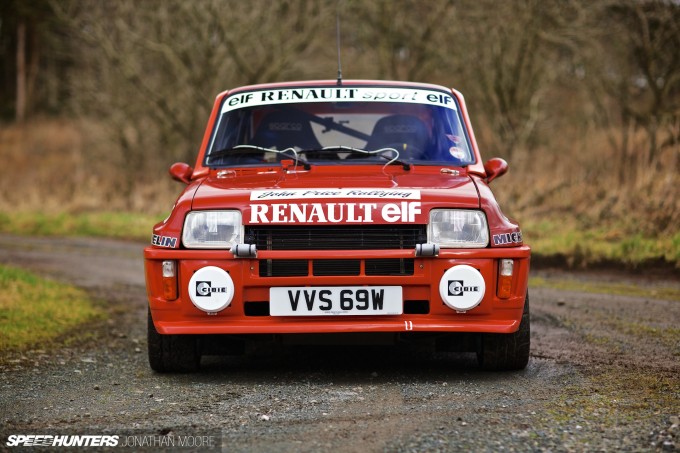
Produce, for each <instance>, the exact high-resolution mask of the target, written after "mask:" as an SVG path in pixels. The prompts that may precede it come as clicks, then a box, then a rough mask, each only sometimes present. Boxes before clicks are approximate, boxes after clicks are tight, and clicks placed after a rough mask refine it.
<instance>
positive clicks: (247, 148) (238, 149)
mask: <svg viewBox="0 0 680 453" xmlns="http://www.w3.org/2000/svg"><path fill="white" fill-rule="evenodd" d="M261 152H271V153H276V154H281V155H284V156H286V157H291V158H292V159H293V160H294V161H295V165H299V164H302V165H303V166H304V168H305V170H309V169H310V165H309V163H308V162H305V161H304V160H302V159H300V157H299V156H298V151H296V150H295V148H285V149H273V148H265V147H262V146H255V145H236V146H232V147H228V148H222V149H218V150H217V151H213V152H211V153H210V154H208V159H211V158H217V157H222V156H226V155H230V154H231V155H243V154H252V153H261ZM208 165H209V164H208Z"/></svg>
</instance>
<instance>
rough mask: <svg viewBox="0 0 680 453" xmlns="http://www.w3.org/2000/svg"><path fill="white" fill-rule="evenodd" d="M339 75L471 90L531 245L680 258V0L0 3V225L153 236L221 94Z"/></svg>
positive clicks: (557, 258)
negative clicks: (174, 170) (179, 166)
mask: <svg viewBox="0 0 680 453" xmlns="http://www.w3.org/2000/svg"><path fill="white" fill-rule="evenodd" d="M336 11H339V13H340V17H341V30H342V61H343V74H344V77H345V78H347V79H349V78H357V79H359V78H377V79H389V80H407V81H418V82H429V83H436V84H441V85H445V86H450V87H454V88H456V89H458V90H459V91H461V92H462V93H463V94H464V95H465V97H466V101H467V104H468V108H469V110H470V113H471V116H472V121H473V126H474V128H475V133H476V135H477V139H478V141H479V144H480V148H481V152H482V155H483V156H484V158H485V159H488V158H491V157H495V156H499V157H503V158H505V159H506V160H508V162H509V164H510V171H509V172H508V174H507V175H506V176H504V177H502V178H500V179H498V180H496V181H494V183H493V184H492V186H493V189H494V191H495V193H496V195H497V197H498V199H499V201H500V202H501V205H502V206H503V209H504V211H505V212H506V214H507V215H509V216H511V217H513V218H516V219H518V220H519V221H520V222H521V223H522V225H523V229H524V232H525V238H526V241H527V242H528V243H529V244H531V245H532V246H533V248H534V251H535V254H536V255H535V256H536V257H538V258H539V259H547V260H549V261H551V262H554V263H556V264H562V265H568V266H573V267H585V266H594V265H598V264H612V263H618V264H623V265H625V266H629V267H643V266H649V265H659V266H661V267H665V268H669V269H675V270H674V271H672V272H677V271H678V269H680V196H679V195H680V178H679V176H678V175H680V57H679V55H680V54H679V52H680V50H679V49H680V2H678V1H672V0H617V1H613V0H598V1H591V0H511V1H499V0H371V1H360V0H340V1H335V0H271V1H270V0H249V1H236V0H233V1H232V0H219V1H218V0H197V1H185V0H144V1H134V0H110V1H96V0H31V1H27V0H3V1H2V2H1V3H0V161H1V162H2V163H3V166H2V168H3V171H2V176H1V177H0V231H5V232H14V233H28V234H86V235H108V236H120V237H128V238H145V239H147V238H148V237H149V236H150V231H151V226H152V225H153V223H155V221H158V220H160V219H162V218H163V217H164V216H165V215H167V213H168V212H169V210H170V208H171V206H172V203H173V202H174V200H175V198H176V197H177V195H178V194H179V192H180V190H181V187H180V185H178V184H177V183H175V182H172V181H171V180H170V178H169V177H167V168H168V167H169V165H170V164H172V163H173V162H176V161H184V162H188V163H190V164H191V165H193V163H194V161H195V155H196V152H197V149H198V146H199V144H200V140H201V137H202V134H203V131H204V128H205V124H206V122H207V118H208V114H209V111H210V109H211V107H212V103H213V100H214V98H215V96H216V95H217V93H219V92H221V91H223V90H226V89H228V88H231V87H236V86H240V85H244V84H253V83H260V82H271V81H286V80H300V79H333V78H335V76H336V74H337V55H336V37H335V36H336V28H335V23H336Z"/></svg>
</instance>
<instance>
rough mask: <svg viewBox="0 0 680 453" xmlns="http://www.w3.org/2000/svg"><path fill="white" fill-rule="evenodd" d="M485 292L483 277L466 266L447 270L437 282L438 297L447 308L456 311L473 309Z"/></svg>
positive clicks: (472, 268)
mask: <svg viewBox="0 0 680 453" xmlns="http://www.w3.org/2000/svg"><path fill="white" fill-rule="evenodd" d="M485 291H486V285H485V283H484V277H482V274H481V273H480V272H479V271H478V270H477V269H475V268H474V267H472V266H468V265H467V264H462V265H459V266H454V267H452V268H451V269H449V270H447V271H446V272H444V276H442V279H441V280H440V281H439V295H440V296H441V298H442V300H443V301H444V303H445V304H446V305H447V306H448V307H449V308H452V309H454V310H456V311H468V310H471V309H473V308H475V307H476V306H477V305H479V303H480V302H481V301H482V299H483V298H484V293H485Z"/></svg>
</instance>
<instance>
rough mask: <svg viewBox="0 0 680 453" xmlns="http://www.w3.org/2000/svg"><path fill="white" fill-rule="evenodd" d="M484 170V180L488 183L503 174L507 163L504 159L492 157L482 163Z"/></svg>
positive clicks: (506, 168)
mask: <svg viewBox="0 0 680 453" xmlns="http://www.w3.org/2000/svg"><path fill="white" fill-rule="evenodd" d="M484 171H486V182H487V184H488V183H490V182H491V181H493V180H494V179H496V178H498V177H499V176H503V175H504V174H505V173H506V172H507V171H508V163H507V162H506V161H505V159H501V158H500V157H494V158H493V159H489V160H487V161H486V163H485V164H484Z"/></svg>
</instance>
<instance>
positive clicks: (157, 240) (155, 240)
mask: <svg viewBox="0 0 680 453" xmlns="http://www.w3.org/2000/svg"><path fill="white" fill-rule="evenodd" d="M151 244H152V245H155V246H157V247H168V248H172V249H174V248H175V246H176V245H177V238H173V237H170V236H160V235H158V234H154V235H153V236H151Z"/></svg>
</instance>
